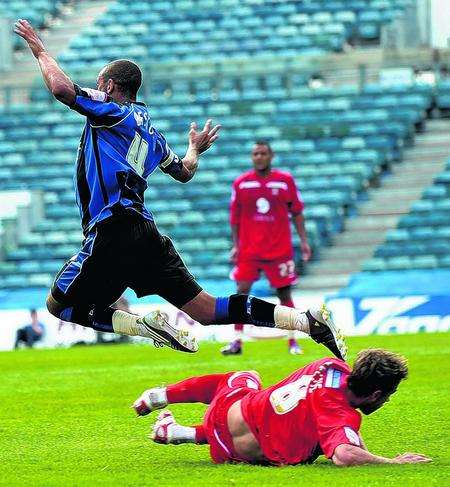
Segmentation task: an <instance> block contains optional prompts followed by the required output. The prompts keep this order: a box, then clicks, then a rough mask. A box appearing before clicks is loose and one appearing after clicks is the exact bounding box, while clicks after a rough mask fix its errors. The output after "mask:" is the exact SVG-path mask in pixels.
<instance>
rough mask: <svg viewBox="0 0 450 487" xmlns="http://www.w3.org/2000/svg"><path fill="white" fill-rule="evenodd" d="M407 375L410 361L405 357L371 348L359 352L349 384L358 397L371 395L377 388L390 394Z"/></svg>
mask: <svg viewBox="0 0 450 487" xmlns="http://www.w3.org/2000/svg"><path fill="white" fill-rule="evenodd" d="M406 377H408V363H407V361H406V359H405V357H402V356H401V355H398V354H396V353H393V352H388V351H387V350H382V349H381V348H372V349H370V348H369V349H367V350H362V351H361V352H359V353H358V355H357V357H356V360H355V363H354V364H353V370H352V373H351V374H350V375H349V377H348V381H347V385H348V388H349V389H350V391H351V392H353V393H354V394H355V395H356V396H358V397H367V396H370V394H372V393H373V392H375V391H377V390H380V391H382V392H383V393H386V394H390V393H392V392H394V391H395V389H396V388H397V386H398V384H399V383H400V381H401V380H402V379H406Z"/></svg>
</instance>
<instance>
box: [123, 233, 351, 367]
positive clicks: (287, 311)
mask: <svg viewBox="0 0 450 487" xmlns="http://www.w3.org/2000/svg"><path fill="white" fill-rule="evenodd" d="M155 231H156V232H157V230H155ZM158 235H159V232H158ZM150 237H152V238H149V239H143V240H142V245H143V248H142V250H141V251H139V252H136V256H137V257H136V258H138V257H139V256H142V257H145V259H146V260H145V262H144V264H145V265H143V263H142V262H141V261H140V260H137V261H136V265H135V266H133V267H132V268H133V270H135V273H136V275H135V276H133V282H132V283H130V287H131V288H132V289H134V290H135V292H136V294H137V296H138V297H140V296H146V295H148V294H155V293H156V294H159V295H160V296H161V297H163V298H164V299H165V300H166V301H168V302H169V303H171V304H173V305H174V306H175V307H177V308H178V309H181V310H182V311H184V312H185V313H186V314H188V315H189V316H190V317H191V318H192V319H194V320H196V321H198V322H199V323H201V324H203V325H209V324H233V323H249V324H252V325H256V326H265V327H278V328H281V329H284V330H299V331H303V332H305V333H307V334H309V335H310V336H311V337H312V338H313V339H314V340H315V341H316V342H318V343H323V344H324V345H325V346H326V347H328V348H329V349H330V350H331V351H332V352H333V353H334V354H335V355H336V356H337V357H339V358H345V356H346V347H345V343H344V341H343V338H342V336H341V335H340V332H339V330H338V329H337V328H336V327H335V325H334V323H333V322H332V320H331V317H330V313H329V311H328V310H327V309H326V307H325V306H323V307H322V308H320V309H311V310H308V311H307V312H301V311H299V310H295V309H292V308H288V307H287V306H282V305H274V304H272V303H269V302H267V301H263V300H262V299H258V298H255V297H254V296H250V295H246V294H243V295H240V294H233V295H231V296H227V297H219V298H215V297H213V296H211V295H210V294H208V293H206V292H205V291H203V290H202V288H201V287H200V286H199V284H198V283H197V282H196V281H195V278H194V277H193V276H192V274H191V273H190V272H189V271H188V269H187V267H186V266H185V264H184V262H183V261H182V259H181V257H180V255H179V254H178V252H177V251H176V249H175V248H174V246H173V244H172V242H171V240H170V239H169V238H168V237H163V236H161V235H160V236H159V237H160V238H157V235H156V234H153V235H151V236H150ZM152 245H153V248H152ZM167 327H168V328H167V329H168V330H169V331H170V325H169V324H168V323H167Z"/></svg>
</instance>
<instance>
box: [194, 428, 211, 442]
mask: <svg viewBox="0 0 450 487" xmlns="http://www.w3.org/2000/svg"><path fill="white" fill-rule="evenodd" d="M194 428H195V443H197V445H206V444H207V443H208V439H207V438H206V431H205V427H204V426H203V425H202V424H199V425H197V426H194Z"/></svg>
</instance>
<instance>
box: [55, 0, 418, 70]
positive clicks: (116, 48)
mask: <svg viewBox="0 0 450 487" xmlns="http://www.w3.org/2000/svg"><path fill="white" fill-rule="evenodd" d="M409 3H410V1H409V0H346V1H328V0H311V1H308V2H299V1H293V0H285V1H283V2H280V1H274V0H272V1H270V0H269V1H266V0H264V1H262V0H244V1H242V0H179V1H175V2H171V1H156V2H155V1H153V0H146V1H140V2H135V1H132V0H120V1H118V2H115V3H113V4H112V5H111V7H110V8H109V10H108V12H107V13H106V14H105V15H103V16H102V17H101V18H100V19H98V20H97V22H96V24H95V25H93V26H89V27H87V28H86V30H85V31H84V33H83V35H81V36H79V37H78V38H77V39H75V40H74V41H73V42H72V44H71V49H69V50H68V51H66V52H65V53H64V54H63V55H61V56H60V60H61V62H62V63H63V64H64V66H66V68H68V69H72V70H76V69H78V70H81V69H83V68H85V67H91V66H92V65H93V64H94V65H102V64H105V63H106V62H108V61H109V60H111V59H113V58H121V57H122V58H123V57H130V58H133V59H135V60H137V61H144V60H146V59H148V58H151V59H153V60H160V59H164V61H177V60H184V61H203V60H205V57H206V58H207V59H208V60H209V61H222V60H224V59H230V58H242V57H254V56H264V55H274V54H275V55H282V56H298V55H299V54H320V53H324V52H329V51H341V50H342V49H343V48H344V44H345V42H346V41H352V40H355V39H366V40H374V39H379V37H380V28H381V26H382V25H383V24H386V23H388V22H390V21H391V20H392V19H394V18H395V17H396V16H397V15H399V14H401V13H402V11H403V9H404V7H405V5H408V4H409Z"/></svg>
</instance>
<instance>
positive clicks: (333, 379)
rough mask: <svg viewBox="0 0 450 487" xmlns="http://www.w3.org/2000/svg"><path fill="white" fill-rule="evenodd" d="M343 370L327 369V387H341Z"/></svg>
mask: <svg viewBox="0 0 450 487" xmlns="http://www.w3.org/2000/svg"><path fill="white" fill-rule="evenodd" d="M341 376H342V372H341V371H340V370H336V369H328V370H327V378H326V379H325V387H331V388H333V389H339V386H340V384H341Z"/></svg>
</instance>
